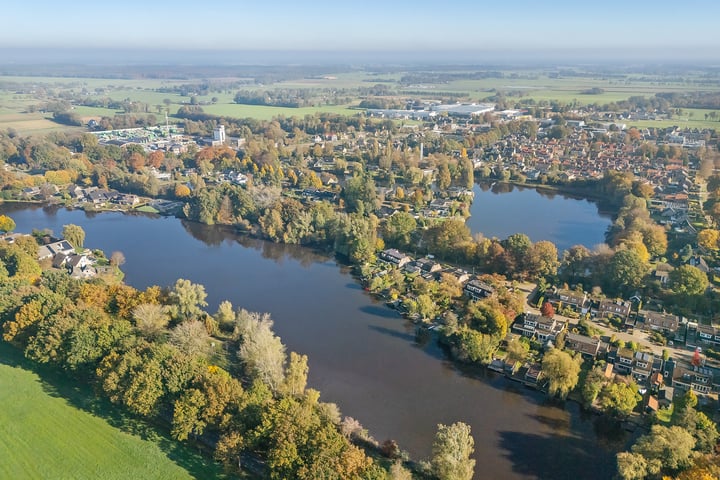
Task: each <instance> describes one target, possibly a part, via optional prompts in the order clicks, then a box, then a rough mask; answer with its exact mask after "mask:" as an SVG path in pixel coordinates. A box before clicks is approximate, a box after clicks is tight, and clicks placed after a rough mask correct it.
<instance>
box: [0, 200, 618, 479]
mask: <svg viewBox="0 0 720 480" xmlns="http://www.w3.org/2000/svg"><path fill="white" fill-rule="evenodd" d="M516 193H518V192H517V191H516V192H514V193H513V195H514V194H516ZM530 193H533V195H535V194H534V192H530ZM490 195H492V194H490ZM535 196H536V197H537V195H535ZM555 201H557V199H556V200H555ZM6 207H9V208H6ZM0 213H6V214H10V215H11V216H12V217H13V219H14V220H15V221H16V224H17V230H18V231H31V230H32V229H33V228H46V227H49V228H52V229H54V230H55V231H56V232H59V231H61V230H62V226H63V225H65V224H68V223H74V224H76V225H80V226H81V227H83V229H85V231H86V244H87V245H89V246H92V247H93V248H100V249H102V250H104V251H106V252H112V251H115V250H120V251H122V252H123V253H124V254H125V256H126V258H127V262H126V264H125V265H124V268H123V269H124V271H125V273H126V280H127V282H128V283H130V284H131V285H133V286H135V287H137V288H145V287H146V286H148V285H154V284H157V285H171V284H173V283H174V282H175V280H176V279H177V278H187V279H189V280H191V281H193V282H196V283H200V284H203V285H205V287H206V290H207V292H208V300H207V301H208V303H209V304H210V306H209V309H210V310H211V311H214V309H215V308H217V305H218V304H219V302H220V301H222V300H230V301H231V302H232V303H233V305H235V306H236V307H244V308H247V309H248V310H251V311H261V312H269V313H270V314H271V315H272V318H273V320H274V321H275V329H276V331H277V333H278V335H280V337H281V338H282V339H283V342H284V343H285V344H286V345H287V347H288V350H289V351H296V352H299V353H302V354H307V355H308V357H309V367H310V371H309V376H308V384H309V385H310V386H311V387H312V388H316V389H318V390H320V391H321V392H322V399H323V400H324V401H328V402H335V403H337V404H338V405H340V407H341V408H342V412H343V415H348V416H351V417H354V418H358V419H360V421H361V422H362V423H363V425H364V426H365V427H366V428H368V429H369V431H370V432H372V434H373V435H374V436H375V437H376V438H378V439H380V440H382V439H386V438H393V439H395V440H397V441H398V443H399V444H400V446H401V448H403V450H407V451H409V452H410V453H411V455H412V457H413V458H416V459H422V458H427V457H428V456H429V455H430V454H431V451H430V450H431V445H432V439H433V437H434V435H435V432H436V429H437V424H438V423H444V424H449V423H452V422H455V421H463V422H465V423H468V424H469V425H470V426H471V428H472V431H473V436H474V437H475V442H476V451H475V459H476V461H477V465H478V468H477V472H478V474H477V478H502V479H518V480H520V479H526V478H528V477H531V478H537V477H538V476H540V478H558V479H562V478H573V477H577V478H591V479H592V478H610V477H611V476H612V471H613V469H614V453H613V451H611V450H607V449H613V448H614V446H615V445H617V444H618V442H619V443H622V440H615V439H614V437H612V436H608V437H609V438H611V439H612V440H606V439H605V436H606V435H605V426H602V425H601V426H596V425H595V423H594V419H593V417H589V416H584V415H582V414H581V413H580V411H579V409H578V408H577V406H576V405H574V404H567V405H563V404H561V405H556V404H552V403H547V400H546V397H545V396H544V395H543V394H541V393H539V392H536V391H533V390H530V389H527V388H525V387H523V386H522V385H521V384H519V383H516V382H511V381H509V380H507V379H505V378H504V377H503V376H502V375H499V374H495V373H493V372H490V371H488V370H486V369H472V368H467V367H455V366H453V365H452V364H450V362H448V361H447V359H446V358H447V357H446V356H445V352H444V351H443V349H442V348H441V347H440V346H439V345H438V343H437V342H435V341H433V338H432V336H431V335H428V334H427V333H428V332H420V335H416V334H415V329H414V326H413V325H412V324H411V323H409V322H407V321H405V320H404V319H402V318H401V317H399V316H398V315H397V313H396V312H394V311H392V310H390V309H387V308H385V307H384V305H382V304H380V303H378V302H376V301H374V300H373V299H372V298H371V297H369V296H368V294H367V293H366V292H364V291H363V290H362V289H361V287H360V286H359V285H358V283H357V282H355V281H354V279H353V278H352V277H351V276H350V275H349V273H350V270H349V269H348V268H347V267H346V266H343V265H338V263H337V262H336V261H335V260H333V259H332V258H331V257H328V256H326V255H324V254H323V252H317V251H314V250H310V249H306V248H303V247H299V246H293V245H276V244H271V243H268V242H263V241H261V240H257V239H253V238H249V237H247V236H242V235H236V234H235V233H234V232H233V231H232V229H227V228H225V227H205V226H202V225H199V224H196V223H191V222H180V221H178V220H177V219H174V218H167V217H161V218H157V217H153V216H146V215H142V216H129V215H123V214H120V213H107V214H93V215H92V216H87V215H86V214H85V213H83V212H81V211H67V210H57V209H50V210H48V211H45V210H43V209H42V208H41V207H40V206H33V207H27V206H23V207H18V206H4V205H0ZM568 419H569V420H568ZM619 438H622V437H619ZM558 455H562V456H565V457H566V458H567V455H575V456H576V458H577V460H579V461H580V462H584V467H583V468H587V466H588V465H593V468H592V470H593V471H592V472H590V474H591V475H594V476H588V475H586V474H580V473H579V472H580V470H578V468H579V467H578V464H577V460H575V459H573V460H565V461H558V460H556V459H555V458H554V457H553V456H558ZM558 462H559V463H558ZM581 465H582V464H581ZM595 472H600V473H595ZM582 473H587V472H585V471H583V472H582Z"/></svg>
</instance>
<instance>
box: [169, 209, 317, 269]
mask: <svg viewBox="0 0 720 480" xmlns="http://www.w3.org/2000/svg"><path fill="white" fill-rule="evenodd" d="M180 223H181V224H182V227H183V228H184V229H185V231H186V232H187V233H189V234H190V235H191V236H192V237H193V238H195V239H196V240H200V241H201V242H203V243H204V244H205V245H208V246H212V247H217V246H220V245H222V244H228V245H230V244H233V243H237V244H239V245H241V246H243V247H245V248H251V249H253V250H257V251H260V252H261V255H262V257H263V258H266V259H269V260H273V261H275V262H276V263H282V261H283V260H284V259H285V258H291V259H293V260H297V261H298V262H300V264H301V265H302V266H305V267H308V266H310V265H312V264H313V263H318V262H324V261H327V259H328V255H327V254H323V253H322V252H319V251H316V250H313V249H311V248H307V247H302V246H300V245H287V244H282V243H273V242H268V241H265V240H261V239H258V238H254V237H250V236H248V235H244V234H240V233H237V232H236V231H235V229H234V228H232V227H228V226H223V225H211V226H210V225H203V224H201V223H197V222H191V221H188V220H181V221H180Z"/></svg>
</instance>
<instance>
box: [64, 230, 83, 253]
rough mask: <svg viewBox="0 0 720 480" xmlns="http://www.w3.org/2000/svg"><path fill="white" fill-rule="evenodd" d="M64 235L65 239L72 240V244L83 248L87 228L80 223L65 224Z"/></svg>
mask: <svg viewBox="0 0 720 480" xmlns="http://www.w3.org/2000/svg"><path fill="white" fill-rule="evenodd" d="M62 236H63V238H64V239H65V240H67V241H68V242H70V245H72V246H73V247H75V249H76V250H79V249H82V248H83V244H84V243H85V230H83V229H82V227H80V226H78V225H73V224H69V225H64V226H63V231H62Z"/></svg>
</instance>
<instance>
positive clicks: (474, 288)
mask: <svg viewBox="0 0 720 480" xmlns="http://www.w3.org/2000/svg"><path fill="white" fill-rule="evenodd" d="M464 290H465V294H466V295H467V296H469V297H470V298H472V299H473V300H480V299H481V298H486V297H490V296H492V295H493V294H494V293H495V288H493V287H492V286H490V285H488V284H487V283H485V282H481V281H480V280H477V279H475V280H470V281H469V282H468V283H466V284H465V288H464Z"/></svg>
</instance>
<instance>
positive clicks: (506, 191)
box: [467, 183, 611, 255]
mask: <svg viewBox="0 0 720 480" xmlns="http://www.w3.org/2000/svg"><path fill="white" fill-rule="evenodd" d="M473 191H474V192H475V198H474V200H473V204H472V208H471V209H470V215H471V216H470V218H468V220H467V225H468V227H470V230H471V231H472V232H473V233H482V234H483V235H485V236H486V237H497V238H499V239H505V238H507V237H509V236H510V235H513V234H515V233H525V234H527V235H528V236H529V237H530V239H531V240H532V241H533V242H537V241H540V240H550V241H551V242H553V243H554V244H555V245H556V246H557V248H558V252H559V253H560V255H562V252H563V251H564V250H567V249H568V248H570V247H572V246H573V245H585V246H586V247H587V248H590V249H592V248H593V247H594V246H595V245H597V244H600V243H605V232H606V231H607V228H608V226H610V224H611V218H610V215H608V214H604V213H601V212H600V211H599V210H598V206H597V204H596V203H593V202H591V201H589V200H583V199H578V198H574V197H572V196H568V195H563V194H559V193H556V192H549V191H547V190H545V191H543V190H537V189H534V188H523V187H517V186H514V185H509V184H501V183H496V184H494V185H493V186H492V187H491V186H490V185H487V184H483V185H475V188H474V189H473Z"/></svg>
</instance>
